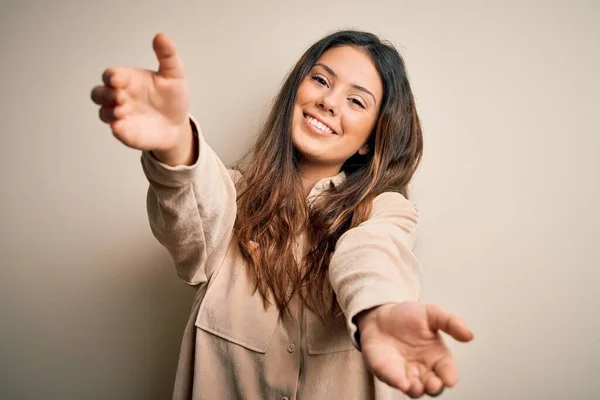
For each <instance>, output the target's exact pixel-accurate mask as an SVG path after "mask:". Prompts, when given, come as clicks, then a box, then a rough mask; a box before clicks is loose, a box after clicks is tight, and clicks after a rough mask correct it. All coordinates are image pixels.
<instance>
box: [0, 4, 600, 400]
mask: <svg viewBox="0 0 600 400" xmlns="http://www.w3.org/2000/svg"><path fill="white" fill-rule="evenodd" d="M341 28H358V29H365V30H370V31H372V32H374V33H377V34H379V35H381V37H383V38H385V39H388V40H390V41H391V42H392V43H393V44H394V45H395V46H396V47H397V48H398V49H399V51H400V52H401V54H402V55H403V57H404V58H405V61H406V64H407V67H408V71H409V73H410V78H411V82H412V87H413V90H414V93H415V96H416V98H417V103H418V110H419V112H420V115H421V118H422V122H423V128H424V135H425V152H424V159H423V163H422V166H421V168H420V170H419V172H418V174H417V176H416V178H415V181H414V185H413V193H414V200H415V202H417V203H418V204H419V207H420V209H421V214H422V220H421V228H420V239H419V242H418V248H417V252H418V255H419V257H420V259H421V262H422V264H423V268H424V277H423V278H424V295H423V300H424V301H431V302H438V303H440V304H442V305H444V306H445V307H447V308H448V309H450V310H452V311H453V312H455V313H457V314H458V315H460V316H461V317H463V318H464V319H465V320H466V321H467V322H468V323H469V324H470V326H471V327H472V329H473V331H474V332H475V334H476V339H475V341H474V342H473V343H471V344H469V345H462V344H456V343H452V342H451V343H450V345H451V347H452V349H453V351H454V354H455V356H456V359H457V362H458V365H459V368H460V374H461V381H460V383H459V384H458V386H457V387H456V388H455V389H453V390H448V391H447V392H446V393H445V394H444V395H443V397H442V398H444V399H448V400H450V399H466V400H481V399H485V400H487V399H490V400H491V399H511V400H512V399H515V400H516V399H567V398H568V399H578V400H594V399H598V398H600V386H599V385H598V383H597V380H598V378H599V377H600V344H599V338H600V333H599V329H600V318H599V312H598V310H597V306H598V305H599V304H600V295H599V294H598V293H599V291H598V285H599V284H600V279H599V278H600V272H599V267H600V256H599V255H598V249H599V247H600V244H599V243H598V241H599V239H600V229H599V225H600V212H599V211H598V209H599V205H600V188H599V186H600V179H599V178H600V176H599V175H600V157H599V150H600V139H599V134H600V129H599V128H600V107H599V106H600V102H599V93H600V79H599V73H598V72H599V71H600V46H598V40H599V39H600V2H597V1H562V2H559V1H537V2H533V1H495V2H493V1H462V0H461V1H418V0H404V1H401V0H390V1H369V2H368V1H360V2H358V1H348V0H344V1H342V0H329V1H321V2H318V1H308V0H307V1H294V2H291V1H247V2H245V1H237V2H228V1H222V2H217V1H186V2H184V1H172V2H167V1H162V2H161V1H127V2H126V1H115V0H108V1H95V2H88V1H74V0H73V1H41V0H39V1H34V0H29V1H27V0H25V1H16V0H2V1H1V2H0V123H1V124H0V129H1V134H0V149H1V152H2V153H1V157H0V174H1V175H0V178H1V186H0V187H1V193H0V194H1V200H0V201H1V203H0V204H1V214H0V223H1V224H0V226H1V228H0V398H2V399H7V400H12V399H150V400H153V399H167V398H169V397H170V395H171V389H172V384H173V379H174V374H175V367H176V361H177V357H178V352H179V344H180V339H181V334H182V332H183V328H184V324H185V322H186V320H187V318H188V312H189V309H190V305H191V304H190V303H191V299H192V297H193V294H194V292H193V290H192V289H190V288H189V287H187V286H185V285H184V284H183V283H182V282H181V281H179V280H178V279H177V277H176V274H175V272H174V269H173V265H172V262H171V259H170V258H169V256H168V253H167V252H166V250H164V249H163V248H162V247H161V246H160V245H159V244H158V242H157V241H156V240H155V239H154V237H153V236H152V234H151V232H150V228H149V226H148V222H147V218H146V209H145V196H146V190H147V182H146V180H145V177H144V175H143V173H142V170H141V166H140V160H139V157H140V153H139V152H138V151H136V150H132V149H129V148H126V147H125V146H123V145H122V144H121V143H119V142H118V141H117V140H116V139H114V137H112V134H111V132H110V130H109V128H108V126H107V125H105V124H103V123H102V122H101V121H100V120H99V119H98V107H97V106H95V105H94V104H93V103H92V101H91V99H90V91H91V89H92V88H93V87H94V86H95V85H98V84H101V75H102V72H103V71H104V69H105V68H107V67H110V66H124V65H131V66H140V67H144V68H151V69H156V66H157V62H156V60H155V57H154V53H153V51H152V38H153V37H154V35H155V34H156V33H158V32H164V33H166V34H167V35H168V36H169V37H170V38H172V39H173V41H174V42H175V44H176V46H177V49H178V51H179V53H180V54H181V57H182V58H183V60H184V63H185V65H186V69H187V71H188V74H189V80H190V85H191V92H192V102H191V108H190V112H191V113H192V114H193V115H194V116H195V117H197V118H198V120H199V121H200V123H201V126H202V129H203V132H204V134H205V136H206V140H207V141H208V143H209V144H210V145H211V146H212V147H213V148H214V149H215V150H216V151H217V153H218V154H219V155H220V156H221V157H222V159H223V161H224V162H225V163H227V164H229V163H231V162H233V161H235V160H236V159H237V158H238V157H239V156H240V155H241V154H242V153H243V152H244V151H245V150H246V149H247V148H248V146H249V145H250V143H252V141H253V138H254V135H255V133H256V131H257V127H258V126H259V124H260V122H261V119H262V118H263V117H264V115H265V111H266V109H267V106H268V105H269V103H270V101H271V100H272V98H273V96H274V95H275V93H276V92H277V90H278V88H279V85H280V84H281V82H282V80H283V79H284V77H285V75H286V73H287V72H288V71H289V70H290V68H291V67H292V65H293V63H294V62H295V61H296V60H297V59H298V57H299V56H300V55H301V54H302V52H303V51H304V50H305V49H306V48H307V47H308V46H309V45H310V44H311V43H312V42H313V41H315V40H317V39H319V38H320V37H322V36H324V35H325V34H327V33H329V32H331V31H333V30H337V29H341ZM340 379H345V377H340ZM331 396H332V397H331V398H335V394H332V395H331Z"/></svg>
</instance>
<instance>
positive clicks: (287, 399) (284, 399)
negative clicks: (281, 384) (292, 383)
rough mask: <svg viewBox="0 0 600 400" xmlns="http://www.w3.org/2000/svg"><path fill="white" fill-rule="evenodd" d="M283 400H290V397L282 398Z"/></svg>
mask: <svg viewBox="0 0 600 400" xmlns="http://www.w3.org/2000/svg"><path fill="white" fill-rule="evenodd" d="M281 400H290V399H289V397H282V398H281Z"/></svg>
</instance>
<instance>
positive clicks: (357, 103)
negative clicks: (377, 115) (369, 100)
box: [350, 97, 367, 108]
mask: <svg viewBox="0 0 600 400" xmlns="http://www.w3.org/2000/svg"><path fill="white" fill-rule="evenodd" d="M350 101H351V102H352V103H354V104H356V105H357V106H359V107H361V108H367V106H365V104H364V103H363V102H362V101H361V100H359V99H357V98H355V97H351V98H350Z"/></svg>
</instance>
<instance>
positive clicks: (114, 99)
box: [91, 86, 125, 106]
mask: <svg viewBox="0 0 600 400" xmlns="http://www.w3.org/2000/svg"><path fill="white" fill-rule="evenodd" d="M91 98H92V101H93V102H94V103H96V104H98V105H102V106H104V105H120V104H123V103H124V102H125V93H124V92H123V90H120V89H112V88H109V87H106V86H96V87H95V88H94V89H92V93H91Z"/></svg>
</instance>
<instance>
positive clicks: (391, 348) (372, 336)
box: [360, 302, 473, 397]
mask: <svg viewBox="0 0 600 400" xmlns="http://www.w3.org/2000/svg"><path fill="white" fill-rule="evenodd" d="M370 313H371V315H367V316H366V319H365V321H364V323H361V332H360V343H361V348H362V352H363V356H364V359H365V362H366V364H367V367H368V368H369V370H370V371H371V372H372V373H373V374H374V375H375V376H376V377H377V378H379V379H380V380H381V381H383V382H385V383H387V384H388V385H390V386H393V387H396V388H398V389H400V390H402V391H403V392H404V393H406V394H408V395H410V396H411V397H420V396H422V395H423V394H429V395H437V394H439V393H440V392H441V391H442V390H443V388H444V387H452V386H454V385H455V384H456V382H457V380H458V372H457V368H456V363H455V361H454V358H453V357H452V354H451V352H450V350H449V349H448V347H447V346H446V345H445V343H444V341H443V339H442V337H441V335H440V332H439V331H443V332H446V333H448V334H449V335H451V336H452V337H453V338H455V339H456V340H458V341H461V342H468V341H470V340H472V339H473V334H472V333H471V331H470V330H469V329H468V328H467V326H466V325H465V323H464V322H462V321H461V320H460V319H459V318H458V317H456V316H454V315H452V314H450V313H448V312H446V311H445V310H443V309H442V308H441V307H439V306H437V305H433V304H423V303H416V302H405V303H397V304H387V305H384V306H380V307H377V308H376V309H374V310H373V311H372V312H370Z"/></svg>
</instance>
